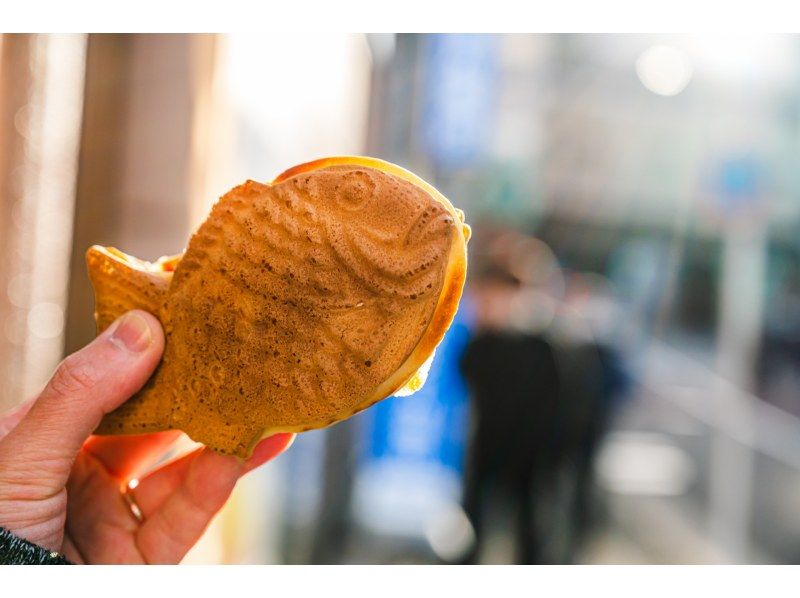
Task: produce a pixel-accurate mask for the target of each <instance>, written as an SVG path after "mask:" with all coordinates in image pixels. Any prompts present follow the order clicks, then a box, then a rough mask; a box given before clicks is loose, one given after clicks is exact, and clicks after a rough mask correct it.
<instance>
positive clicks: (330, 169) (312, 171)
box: [87, 157, 470, 457]
mask: <svg viewBox="0 0 800 598" xmlns="http://www.w3.org/2000/svg"><path fill="white" fill-rule="evenodd" d="M469 234H470V229H469V227H468V226H467V225H466V224H465V223H464V214H463V212H461V211H460V210H457V209H455V208H454V207H453V205H452V204H451V203H450V202H449V201H448V200H447V199H446V198H445V197H444V196H443V195H442V194H441V193H439V192H438V191H436V189H434V188H433V187H432V186H431V185H429V184H428V183H426V182H425V181H423V180H422V179H420V178H419V177H417V176H415V175H413V174H412V173H410V172H408V171H407V170H404V169H402V168H400V167H399V166H395V165H394V164H390V163H388V162H383V161H381V160H377V159H374V158H364V157H336V158H325V159H321V160H317V161H314V162H309V163H307V164H302V165H299V166H295V167H293V168H291V169H289V170H287V171H286V172H284V173H283V174H281V175H280V176H279V177H278V178H276V179H275V180H274V181H273V182H272V183H271V184H263V183H257V182H255V181H247V182H245V183H244V184H242V185H239V186H238V187H236V188H234V189H232V190H231V191H229V192H228V193H227V194H225V195H224V196H223V197H222V198H221V199H220V200H219V201H218V202H217V203H216V204H215V205H214V207H213V208H212V210H211V214H210V215H209V216H208V219H207V220H206V221H205V222H204V223H203V224H202V225H201V226H200V227H199V229H198V230H197V232H195V233H194V235H193V236H192V237H191V239H190V241H189V245H188V247H187V248H186V250H185V252H184V253H183V254H182V255H177V256H172V257H163V258H161V259H159V260H157V261H156V262H153V263H149V262H145V261H142V260H139V259H137V258H134V257H132V256H129V255H126V254H124V253H122V252H121V251H119V250H117V249H114V248H111V247H106V248H104V247H99V246H93V247H91V248H90V249H89V251H88V253H87V262H88V268H89V276H90V279H91V282H92V285H93V287H94V292H95V319H96V321H97V327H98V333H99V332H101V331H102V330H104V329H105V328H106V327H108V326H109V325H110V324H111V323H112V322H113V321H114V320H115V319H116V318H117V317H118V316H120V315H121V314H122V313H124V312H125V311H128V310H130V309H135V308H138V309H144V310H147V311H149V312H151V313H153V314H154V315H155V316H156V317H157V318H158V319H159V320H160V321H161V323H162V325H163V327H164V332H165V338H166V347H165V350H164V356H163V359H162V362H161V364H160V365H159V367H158V369H157V370H156V371H155V373H154V374H153V376H152V377H151V378H150V380H149V381H148V382H147V384H146V385H145V386H144V388H142V390H141V391H139V393H137V394H136V395H135V396H134V397H133V398H132V399H130V400H129V401H127V402H126V403H124V404H123V405H122V406H121V407H119V408H118V409H116V410H115V411H113V412H112V413H110V414H108V415H107V416H106V417H105V418H104V419H103V421H102V423H101V424H100V427H99V428H98V430H97V433H99V434H138V433H145V432H156V431H160V430H167V429H179V430H183V431H184V432H185V433H186V434H188V435H189V437H191V438H192V439H193V440H195V441H198V442H202V443H203V444H205V445H206V446H209V447H211V448H212V449H214V450H215V451H217V452H220V453H225V454H234V455H238V456H240V457H246V456H248V455H250V454H251V452H252V450H253V448H254V446H255V444H256V443H257V442H258V440H259V439H261V438H263V437H265V436H268V435H271V434H274V433H277V432H300V431H305V430H311V429H314V428H322V427H325V426H329V425H331V424H333V423H335V422H338V421H341V420H343V419H346V418H348V417H350V416H351V415H353V414H355V413H357V412H358V411H361V410H363V409H366V408H367V407H369V406H370V405H372V404H374V403H376V402H377V401H380V400H381V399H384V398H386V397H388V396H391V395H393V394H400V393H402V392H404V391H405V392H409V391H413V390H415V389H416V388H418V387H419V386H420V385H421V383H422V373H421V370H424V367H425V365H426V362H429V360H430V359H431V358H432V356H433V353H434V349H435V348H436V345H437V344H438V343H439V342H440V341H441V339H442V337H443V336H444V333H445V331H446V330H447V328H448V326H449V325H450V322H451V321H452V319H453V316H454V315H455V312H456V309H457V307H458V302H459V299H460V297H461V292H462V289H463V286H464V279H465V276H466V266H467V252H466V244H467V240H468V238H469Z"/></svg>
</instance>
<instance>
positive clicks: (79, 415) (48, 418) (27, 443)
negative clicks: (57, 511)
mask: <svg viewBox="0 0 800 598" xmlns="http://www.w3.org/2000/svg"><path fill="white" fill-rule="evenodd" d="M163 350H164V334H163V332H162V330H161V326H160V324H159V323H158V320H157V319H156V318H155V317H154V316H152V315H150V314H148V313H146V312H143V311H131V312H128V313H127V314H125V315H123V316H122V317H120V318H119V319H117V320H116V321H115V322H114V323H113V324H111V326H109V327H108V329H106V330H105V331H104V332H103V333H102V334H101V335H100V336H98V337H97V338H96V339H95V340H94V341H92V342H91V343H90V344H89V345H87V346H86V347H84V348H83V349H81V350H80V351H78V352H77V353H73V354H72V355H70V356H69V357H67V358H66V359H65V360H64V361H63V362H61V364H60V365H59V366H58V369H57V370H56V372H55V374H54V375H53V377H52V378H51V379H50V382H48V384H47V386H46V387H45V389H44V390H43V391H42V393H41V394H40V395H39V398H38V399H37V400H36V402H35V404H34V405H33V407H31V410H30V411H29V412H28V414H27V416H25V418H24V419H23V420H22V421H21V422H20V423H19V424H18V425H17V426H16V427H15V428H14V429H13V430H12V431H11V432H10V433H9V434H8V436H6V437H5V438H4V439H3V440H2V442H0V472H3V478H5V480H4V481H5V482H12V483H13V482H14V481H15V480H16V481H18V482H21V483H23V484H25V485H26V486H28V487H29V488H38V489H41V490H42V491H47V492H57V491H59V490H60V489H61V488H62V487H63V486H64V484H66V481H67V478H68V476H69V472H70V469H71V468H72V463H73V461H74V460H75V457H76V456H77V454H78V451H80V449H81V446H82V445H83V443H84V441H85V440H86V439H87V438H88V437H89V435H90V434H91V433H92V431H94V429H95V428H96V427H97V426H98V424H99V423H100V420H101V419H102V417H103V416H104V415H105V414H106V413H108V412H110V411H112V410H113V409H115V408H116V407H118V406H119V405H120V404H122V403H123V402H124V401H125V400H127V399H128V398H130V397H131V396H132V395H133V394H134V393H136V391H138V390H139V389H140V388H141V387H142V386H143V385H144V383H145V382H146V381H147V379H148V378H149V377H150V374H152V372H153V370H154V369H155V367H156V365H157V364H158V362H159V359H160V358H161V353H162V352H163ZM9 477H11V478H13V479H8V478H9ZM18 478H19V479H18ZM21 478H24V479H21Z"/></svg>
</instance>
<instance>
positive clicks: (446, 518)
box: [425, 503, 475, 562]
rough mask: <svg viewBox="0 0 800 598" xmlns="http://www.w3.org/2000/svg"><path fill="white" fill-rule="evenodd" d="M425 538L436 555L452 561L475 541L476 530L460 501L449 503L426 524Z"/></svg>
mask: <svg viewBox="0 0 800 598" xmlns="http://www.w3.org/2000/svg"><path fill="white" fill-rule="evenodd" d="M425 538H426V539H427V540H428V542H429V543H430V545H431V548H432V549H433V551H434V552H435V553H436V556H438V557H439V558H441V559H442V560H445V561H450V562H452V561H455V560H457V559H458V558H459V557H462V556H464V555H465V554H466V553H467V551H468V550H469V549H470V548H471V547H472V545H473V544H474V543H475V530H474V529H473V527H472V524H471V523H470V521H469V519H468V518H467V515H466V513H464V510H463V509H462V508H461V506H460V505H459V504H458V503H447V504H445V505H442V509H441V510H440V511H439V512H438V513H437V514H436V516H435V517H433V518H432V519H431V520H430V521H429V522H428V523H427V525H426V526H425Z"/></svg>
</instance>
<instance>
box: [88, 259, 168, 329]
mask: <svg viewBox="0 0 800 598" xmlns="http://www.w3.org/2000/svg"><path fill="white" fill-rule="evenodd" d="M179 259H180V256H174V257H168V258H161V259H160V260H158V261H156V262H154V263H150V262H145V261H143V260H140V259H137V258H135V257H133V256H130V255H126V254H124V253H122V252H121V251H119V250H118V249H115V248H113V247H100V246H99V245H94V246H92V247H90V248H89V250H88V251H87V252H86V263H87V266H88V270H89V280H90V281H91V283H92V287H93V288H94V298H95V321H96V322H97V332H98V334H99V333H100V332H102V331H103V330H105V329H106V328H107V327H108V326H109V325H110V324H111V323H112V322H113V321H114V320H116V319H117V318H118V317H119V316H121V315H122V314H123V313H125V312H126V311H129V310H131V309H143V310H145V311H148V312H150V313H152V314H153V315H155V316H156V317H157V318H159V320H161V321H162V323H163V315H164V314H163V311H164V303H165V299H166V296H167V290H168V289H169V284H170V281H171V280H172V271H173V270H174V266H175V264H176V263H177V262H178V260H179Z"/></svg>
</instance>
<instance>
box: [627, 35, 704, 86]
mask: <svg viewBox="0 0 800 598" xmlns="http://www.w3.org/2000/svg"><path fill="white" fill-rule="evenodd" d="M692 72H693V69H692V65H691V64H690V63H689V59H688V58H687V57H686V55H685V54H684V53H683V52H681V51H680V50H679V49H678V48H675V47H673V46H664V45H658V46H652V47H650V48H648V49H647V50H645V51H644V52H642V54H641V55H640V56H639V58H638V59H637V60H636V74H637V75H639V80H640V81H641V82H642V85H644V86H645V87H646V88H647V89H649V90H650V91H652V92H653V93H656V94H658V95H662V96H674V95H677V94H679V93H680V92H682V91H683V90H684V89H685V87H686V86H687V85H688V84H689V80H690V79H691V78H692Z"/></svg>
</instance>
